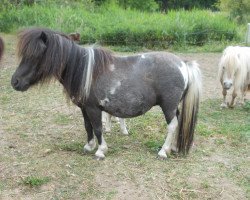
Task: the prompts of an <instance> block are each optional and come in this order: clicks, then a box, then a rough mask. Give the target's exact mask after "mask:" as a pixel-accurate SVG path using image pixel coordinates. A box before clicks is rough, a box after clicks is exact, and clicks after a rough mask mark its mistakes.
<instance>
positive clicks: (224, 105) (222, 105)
mask: <svg viewBox="0 0 250 200" xmlns="http://www.w3.org/2000/svg"><path fill="white" fill-rule="evenodd" d="M220 107H221V108H227V107H228V105H227V104H226V103H222V104H221V105H220Z"/></svg>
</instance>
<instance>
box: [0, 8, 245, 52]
mask: <svg viewBox="0 0 250 200" xmlns="http://www.w3.org/2000/svg"><path fill="white" fill-rule="evenodd" d="M30 26H44V27H49V28H51V29H55V30H59V31H63V32H65V33H71V32H76V31H77V32H79V33H80V34H81V42H82V43H97V44H101V45H111V46H120V48H119V49H120V50H123V51H133V50H138V48H140V49H141V48H158V49H159V48H171V47H174V49H183V48H186V49H189V46H198V47H201V46H204V45H208V46H209V47H210V46H211V44H212V43H213V42H215V41H217V42H218V43H219V44H220V46H221V45H222V46H223V47H224V46H225V44H228V42H229V41H230V42H233V41H234V42H235V43H237V42H240V41H243V40H244V37H245V36H242V35H241V34H240V32H241V31H239V32H238V27H237V25H236V24H235V23H233V22H231V21H229V20H228V19H227V17H226V15H224V14H223V13H214V12H211V11H207V10H192V11H184V10H179V11H169V12H168V14H167V15H166V14H162V13H157V12H155V13H147V12H140V11H134V10H130V9H127V10H124V9H122V8H119V7H117V6H115V5H113V6H112V5H109V6H102V7H98V8H95V9H94V8H93V9H87V8H86V7H85V6H82V5H79V6H69V5H61V6H58V5H56V4H50V5H49V6H48V5H46V4H35V5H33V6H21V7H20V8H10V9H5V10H3V11H2V12H1V14H0V31H2V32H10V31H16V30H18V29H20V28H24V27H30ZM215 46H217V45H215ZM223 47H220V48H219V49H218V48H216V49H217V50H216V49H215V51H220V50H221V49H223ZM205 48H206V47H205ZM206 49H208V48H206ZM210 50H211V48H210Z"/></svg>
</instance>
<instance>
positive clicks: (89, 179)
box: [0, 36, 250, 200]
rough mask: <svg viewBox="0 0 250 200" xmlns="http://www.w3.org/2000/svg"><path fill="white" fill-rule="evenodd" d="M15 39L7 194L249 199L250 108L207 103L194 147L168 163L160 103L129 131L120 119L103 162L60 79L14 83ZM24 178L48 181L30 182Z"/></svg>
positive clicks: (3, 143) (5, 112)
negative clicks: (88, 148)
mask: <svg viewBox="0 0 250 200" xmlns="http://www.w3.org/2000/svg"><path fill="white" fill-rule="evenodd" d="M9 37H10V36H5V37H4V38H5V39H6V38H7V45H6V46H7V50H6V52H5V53H6V54H5V57H4V60H3V62H2V63H1V70H0V72H1V73H0V90H1V93H0V113H1V114H0V160H1V162H0V199H143V200H145V199H249V197H250V196H249V193H250V189H249V178H250V174H249V164H250V162H249V155H248V154H249V134H250V125H249V121H250V115H249V110H247V109H242V108H237V109H235V110H220V109H219V101H218V100H216V99H210V100H205V101H203V103H202V106H201V112H200V118H199V125H198V127H197V131H196V132H197V134H196V140H195V146H194V148H193V149H192V151H191V153H190V154H189V155H188V156H187V157H179V156H176V155H172V156H171V157H170V159H168V160H164V161H162V160H158V159H157V158H156V155H157V150H158V148H159V147H160V146H161V145H162V143H163V141H164V137H165V130H166V128H165V122H164V120H163V116H162V114H161V112H159V110H158V109H157V108H156V109H153V110H152V111H151V112H149V113H147V114H146V115H145V116H142V117H138V118H134V119H129V120H127V123H128V127H129V133H130V135H129V136H123V135H121V134H120V133H119V127H118V126H117V124H115V125H114V127H113V131H112V134H111V135H106V136H105V138H106V140H107V143H108V146H109V152H108V153H107V158H106V159H105V160H104V161H100V162H98V161H96V160H94V159H93V155H94V154H83V153H82V146H83V145H84V143H85V142H86V133H85V130H84V128H83V119H82V117H81V113H80V110H79V109H78V108H76V107H75V106H73V105H69V104H67V103H66V100H65V97H64V95H63V93H62V88H61V86H60V85H59V84H58V83H53V84H50V85H46V86H43V87H42V88H40V89H39V88H38V87H35V88H32V89H31V90H29V91H27V92H24V93H19V92H16V91H14V90H13V89H12V88H11V86H10V77H11V74H12V73H13V71H14V69H15V63H16V62H15V57H14V56H13V55H14V53H13V49H14V47H13V45H14V44H15V40H13V41H14V42H13V43H12V42H10V41H12V40H10V38H12V37H10V38H9ZM204 56H206V55H204ZM30 179H31V180H30ZM24 180H29V181H30V182H29V183H32V181H33V180H35V181H38V182H39V181H40V180H46V181H44V182H43V181H42V182H41V184H38V185H37V186H36V185H34V186H33V187H30V184H25V181H24ZM39 183H40V182H39Z"/></svg>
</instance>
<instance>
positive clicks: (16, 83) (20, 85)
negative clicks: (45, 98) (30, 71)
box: [11, 76, 29, 91]
mask: <svg viewBox="0 0 250 200" xmlns="http://www.w3.org/2000/svg"><path fill="white" fill-rule="evenodd" d="M11 85H12V87H13V88H14V89H15V90H17V91H26V90H27V89H28V88H29V84H28V83H24V82H23V81H21V79H19V78H17V77H15V76H12V78H11Z"/></svg>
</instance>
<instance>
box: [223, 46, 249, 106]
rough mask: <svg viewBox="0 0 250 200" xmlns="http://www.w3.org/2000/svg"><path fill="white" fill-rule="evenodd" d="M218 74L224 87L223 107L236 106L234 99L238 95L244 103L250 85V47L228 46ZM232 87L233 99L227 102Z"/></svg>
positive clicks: (241, 102)
mask: <svg viewBox="0 0 250 200" xmlns="http://www.w3.org/2000/svg"><path fill="white" fill-rule="evenodd" d="M218 76H219V79H220V82H221V85H222V89H223V91H222V94H223V102H222V104H221V107H227V106H229V107H231V108H232V107H234V101H235V98H236V96H238V95H239V96H240V104H244V101H245V96H246V93H247V91H248V88H249V87H250V47H239V46H229V47H227V48H226V49H225V50H224V52H223V55H222V57H221V60H220V63H219V71H218ZM231 87H233V93H232V99H231V101H230V103H227V101H226V95H227V91H228V90H229V89H230V88H231Z"/></svg>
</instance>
